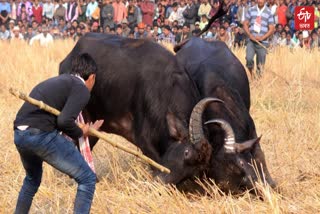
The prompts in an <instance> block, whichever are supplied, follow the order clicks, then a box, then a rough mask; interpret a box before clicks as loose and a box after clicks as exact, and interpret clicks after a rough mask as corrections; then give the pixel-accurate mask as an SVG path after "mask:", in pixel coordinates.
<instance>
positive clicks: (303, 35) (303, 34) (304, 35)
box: [302, 30, 309, 39]
mask: <svg viewBox="0 0 320 214" xmlns="http://www.w3.org/2000/svg"><path fill="white" fill-rule="evenodd" d="M308 37H309V32H308V31H307V30H304V31H302V38H304V39H306V38H308Z"/></svg>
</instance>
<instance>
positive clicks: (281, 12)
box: [277, 0, 287, 27]
mask: <svg viewBox="0 0 320 214" xmlns="http://www.w3.org/2000/svg"><path fill="white" fill-rule="evenodd" d="M277 5H278V7H277V15H278V24H281V25H282V27H284V26H285V25H286V24H287V17H286V11H287V6H286V5H285V3H284V0H279V1H278V2H277Z"/></svg>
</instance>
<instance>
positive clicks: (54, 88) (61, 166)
mask: <svg viewBox="0 0 320 214" xmlns="http://www.w3.org/2000/svg"><path fill="white" fill-rule="evenodd" d="M96 71H97V65H96V63H95V61H94V60H93V59H92V58H91V56H90V55H88V54H86V53H84V54H81V55H79V56H77V57H76V58H74V60H73V61H72V69H71V72H70V73H71V75H70V74H62V75H60V76H58V77H53V78H50V79H48V80H46V81H44V82H42V83H40V84H38V85H37V86H36V87H35V88H34V89H33V90H32V91H31V94H30V96H31V97H32V98H34V99H38V100H42V101H43V102H45V103H47V104H48V105H50V106H52V107H54V108H56V109H58V110H60V111H61V114H60V115H59V116H58V117H57V116H54V115H53V114H49V113H47V112H45V111H44V110H41V109H39V108H38V107H36V106H33V105H31V104H29V103H24V104H23V106H22V107H21V108H20V110H19V111H18V113H17V116H16V119H15V121H14V143H15V145H16V148H17V150H18V152H19V154H20V157H21V161H22V164H23V167H24V168H25V170H26V177H25V179H24V182H23V185H22V188H21V190H20V193H19V197H18V201H17V206H16V210H15V213H28V212H29V209H30V207H31V204H32V200H33V197H34V195H35V194H36V192H37V191H38V188H39V186H40V183H41V177H42V164H43V161H45V162H47V163H48V164H50V165H51V166H53V167H54V168H56V169H58V170H60V171H61V172H63V173H65V174H67V175H69V176H70V177H72V178H74V179H75V180H76V181H77V183H78V189H77V195H76V199H75V204H74V213H89V211H90V207H91V203H92V199H93V194H94V191H95V184H96V175H95V173H94V172H93V171H92V170H91V168H90V167H89V165H88V164H87V163H86V161H85V160H84V158H83V157H82V156H81V154H80V152H79V151H78V150H77V149H76V148H75V145H74V144H73V143H72V142H70V141H68V140H67V139H66V138H65V137H64V136H63V135H61V134H60V133H59V132H60V131H62V132H64V133H65V134H67V135H68V136H70V137H71V138H73V139H78V138H79V137H81V136H83V135H84V136H87V135H88V130H89V124H79V125H80V127H81V128H80V127H78V126H77V125H76V123H75V119H76V117H77V116H78V114H79V113H80V111H81V110H82V109H83V108H84V107H85V106H86V105H87V103H88V101H89V98H90V91H91V90H92V88H93V86H94V83H95V77H96ZM102 123H103V121H102V120H101V121H96V122H95V123H94V125H93V127H94V128H99V127H100V126H101V125H102Z"/></svg>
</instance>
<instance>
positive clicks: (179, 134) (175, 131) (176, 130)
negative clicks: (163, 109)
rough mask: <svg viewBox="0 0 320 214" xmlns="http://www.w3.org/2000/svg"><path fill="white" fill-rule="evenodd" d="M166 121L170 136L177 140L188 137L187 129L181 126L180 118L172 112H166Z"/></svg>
mask: <svg viewBox="0 0 320 214" xmlns="http://www.w3.org/2000/svg"><path fill="white" fill-rule="evenodd" d="M167 123H168V129H169V133H170V136H171V137H172V138H174V139H175V140H177V141H182V140H183V139H185V138H187V137H188V130H187V128H185V127H184V126H183V123H182V122H181V120H179V119H178V118H177V117H176V116H175V115H173V114H172V113H168V114H167Z"/></svg>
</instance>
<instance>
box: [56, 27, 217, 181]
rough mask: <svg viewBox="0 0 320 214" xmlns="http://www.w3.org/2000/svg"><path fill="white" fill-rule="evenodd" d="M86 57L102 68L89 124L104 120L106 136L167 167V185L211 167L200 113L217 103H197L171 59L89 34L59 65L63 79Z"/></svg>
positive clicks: (142, 45) (135, 43)
mask: <svg viewBox="0 0 320 214" xmlns="http://www.w3.org/2000/svg"><path fill="white" fill-rule="evenodd" d="M84 52H86V53H89V54H90V55H91V56H93V58H94V59H95V61H96V63H97V65H98V73H97V76H96V84H95V86H94V88H93V90H92V96H91V99H90V101H89V104H88V106H87V108H86V110H85V113H86V118H87V119H88V120H91V121H94V120H96V119H104V120H105V123H104V124H103V126H102V127H101V129H102V130H103V131H106V132H109V133H115V134H118V135H121V136H123V137H125V138H126V139H127V140H129V141H130V142H132V143H134V144H135V145H136V146H138V147H139V148H140V149H141V150H142V152H143V153H144V154H145V155H147V156H148V157H150V158H152V159H153V160H155V161H157V162H159V163H161V164H162V165H164V166H165V167H168V168H169V169H170V170H171V173H170V174H164V173H159V174H158V175H159V177H160V178H161V179H162V180H163V181H164V182H166V183H173V184H177V183H179V182H180V181H182V180H184V179H186V178H189V177H193V176H194V175H197V174H198V173H199V172H201V171H202V170H203V169H204V168H206V167H207V165H208V163H209V160H210V156H211V154H212V152H211V146H210V144H209V143H208V141H207V139H206V138H205V137H204V135H203V132H202V119H201V115H202V111H199V109H204V108H205V106H206V105H207V104H208V103H210V102H215V101H218V102H219V100H216V99H206V100H204V101H201V102H199V101H200V96H199V93H198V90H197V88H196V86H195V84H194V82H193V81H192V80H191V79H190V77H189V76H188V74H187V72H185V71H183V70H181V69H180V67H179V65H178V63H177V60H176V58H175V57H174V55H173V54H172V53H170V52H169V51H167V50H166V49H165V48H163V47H161V46H160V45H158V44H157V43H154V42H151V41H147V40H133V39H125V38H121V37H118V36H113V35H106V34H96V33H89V34H86V35H85V36H84V37H82V38H81V39H80V40H79V41H78V42H77V44H76V45H75V47H74V48H73V50H72V51H71V52H70V53H69V55H68V56H67V57H66V58H65V59H64V60H63V61H62V62H61V63H60V68H59V73H60V74H61V73H68V72H69V71H70V68H71V60H72V58H73V57H74V56H76V55H78V54H79V53H84ZM198 102H199V103H198ZM197 103H198V104H197ZM196 104H197V105H196ZM194 107H195V111H193V113H192V110H193V108H194ZM191 113H192V116H190V115H191ZM190 117H191V122H190V127H189V118H190ZM188 129H190V131H188ZM96 141H97V139H94V141H93V144H92V145H94V144H95V142H96ZM91 142H92V141H91Z"/></svg>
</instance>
